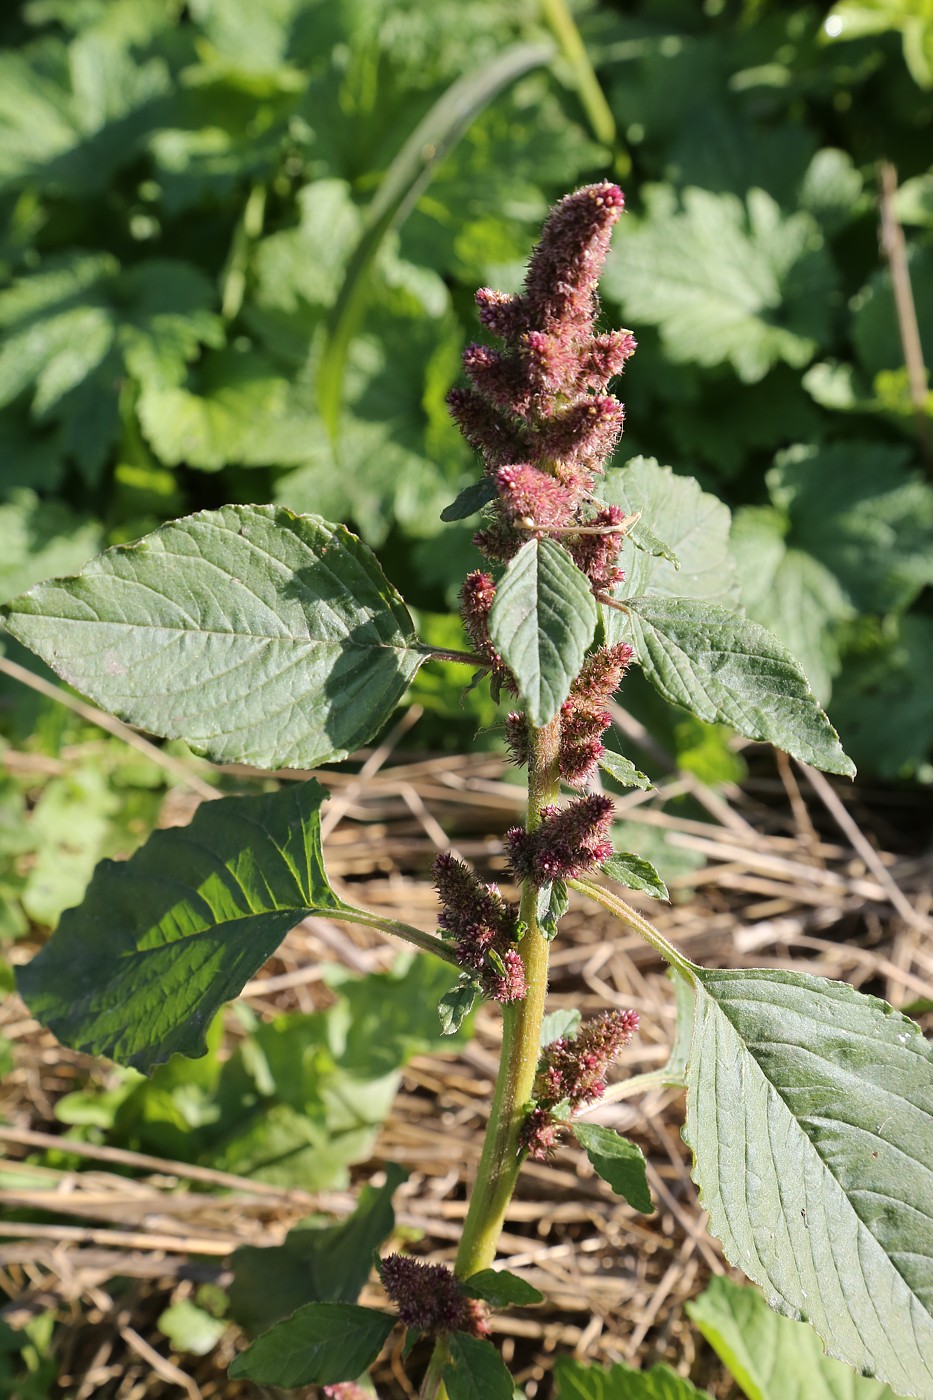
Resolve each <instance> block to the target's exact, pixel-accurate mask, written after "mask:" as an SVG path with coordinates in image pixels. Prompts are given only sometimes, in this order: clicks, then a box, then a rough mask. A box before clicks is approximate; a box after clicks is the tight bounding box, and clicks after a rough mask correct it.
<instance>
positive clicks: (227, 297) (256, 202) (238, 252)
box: [220, 184, 266, 321]
mask: <svg viewBox="0 0 933 1400" xmlns="http://www.w3.org/2000/svg"><path fill="white" fill-rule="evenodd" d="M265 217H266V187H265V185H262V184H256V185H254V186H253V188H252V189H251V190H250V192H249V195H248V197H247V200H246V204H245V205H244V206H243V217H242V218H241V220H240V222H239V223H238V224H237V227H236V231H235V233H234V235H233V244H232V246H231V249H230V256H229V258H228V260H227V268H226V271H225V273H224V277H223V292H222V294H221V308H220V309H221V313H222V315H223V317H224V320H226V321H233V320H234V319H235V318H236V317H237V316H238V315H239V312H240V307H241V306H242V305H243V297H244V295H245V293H246V274H247V271H248V269H249V260H250V253H251V251H252V247H253V244H254V243H255V242H256V241H257V240H258V239H259V238H260V237H261V235H262V227H263V224H264V222H265Z"/></svg>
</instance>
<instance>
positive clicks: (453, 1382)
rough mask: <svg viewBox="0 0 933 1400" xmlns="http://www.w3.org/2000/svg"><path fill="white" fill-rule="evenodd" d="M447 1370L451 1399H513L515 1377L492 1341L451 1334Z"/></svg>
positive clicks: (456, 1333)
mask: <svg viewBox="0 0 933 1400" xmlns="http://www.w3.org/2000/svg"><path fill="white" fill-rule="evenodd" d="M449 1346H450V1363H449V1364H448V1365H447V1366H445V1367H444V1375H443V1378H444V1384H445V1385H446V1386H447V1394H448V1396H449V1400H512V1396H513V1394H514V1387H513V1385H512V1377H511V1376H510V1375H509V1373H508V1371H507V1370H506V1367H505V1363H504V1361H503V1360H502V1357H501V1356H500V1355H499V1353H498V1352H497V1351H496V1348H495V1347H494V1346H493V1344H492V1342H487V1341H481V1340H480V1339H479V1338H478V1337H469V1336H467V1334H466V1333H465V1332H452V1333H451V1334H450V1340H449Z"/></svg>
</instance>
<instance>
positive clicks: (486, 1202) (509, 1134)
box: [420, 718, 560, 1400]
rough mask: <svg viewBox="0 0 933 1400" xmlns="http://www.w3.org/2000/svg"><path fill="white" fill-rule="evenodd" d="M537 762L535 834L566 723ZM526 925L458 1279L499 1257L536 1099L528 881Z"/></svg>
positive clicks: (543, 955)
mask: <svg viewBox="0 0 933 1400" xmlns="http://www.w3.org/2000/svg"><path fill="white" fill-rule="evenodd" d="M529 732H530V737H531V744H530V748H531V755H530V758H529V763H528V817H527V822H526V826H527V829H528V830H529V831H534V829H535V828H536V827H537V826H538V825H539V824H540V822H541V809H542V807H544V806H546V805H547V804H548V803H550V802H554V801H555V800H556V798H557V793H558V772H557V744H558V740H559V737H560V720H559V718H555V719H553V720H552V721H551V723H550V724H548V725H546V726H545V727H544V728H543V729H531V730H530V731H529ZM521 919H522V922H523V923H524V925H525V927H526V932H525V934H524V937H523V938H522V941H521V943H520V944H519V951H520V953H521V956H522V962H523V963H524V965H525V981H526V985H527V991H526V993H525V996H524V999H523V1000H522V1001H520V1002H515V1003H513V1004H512V1005H510V1006H505V1007H504V1008H503V1017H502V1020H503V1027H502V1054H501V1056H500V1059H499V1073H498V1076H497V1078H496V1087H495V1090H494V1092H493V1099H492V1107H491V1109H490V1112H489V1123H488V1124H487V1127H486V1138H485V1141H484V1143H483V1153H482V1156H481V1158H480V1163H479V1169H478V1171H477V1173H476V1181H475V1182H474V1184H473V1191H472V1193H471V1196H470V1206H469V1210H468V1211H467V1217H466V1220H465V1222H464V1226H463V1235H462V1236H461V1239H460V1247H459V1249H458V1250H457V1259H456V1263H455V1265H454V1268H455V1271H456V1273H457V1275H458V1277H460V1278H469V1277H470V1276H471V1275H472V1274H475V1273H478V1272H479V1270H480V1269H488V1268H489V1266H490V1265H491V1264H492V1262H493V1260H494V1259H495V1256H496V1245H497V1244H498V1242H499V1236H500V1234H501V1233H502V1226H503V1222H504V1220H505V1213H506V1211H507V1209H508V1205H509V1202H510V1200H511V1199H512V1192H513V1191H514V1189H515V1183H516V1181H517V1179H518V1173H519V1170H520V1168H521V1157H520V1153H519V1145H518V1135H519V1130H520V1128H521V1125H522V1118H523V1115H524V1111H525V1107H526V1105H527V1103H528V1102H529V1100H530V1098H531V1093H532V1089H533V1087H534V1080H535V1073H536V1071H537V1068H538V1058H539V1055H540V1047H541V1022H542V1020H543V1018H544V999H545V996H546V994H547V978H548V942H547V939H546V938H545V937H544V934H543V933H542V932H541V930H540V928H539V926H538V890H537V889H536V888H535V886H534V885H532V884H531V883H530V881H527V880H526V881H525V882H524V884H523V885H522V898H521ZM441 1345H442V1344H441V1343H438V1345H437V1347H435V1350H434V1356H433V1357H432V1358H431V1365H430V1366H429V1368H428V1375H427V1376H426V1377H425V1382H424V1384H423V1385H422V1388H421V1395H420V1400H444V1397H445V1395H446V1391H445V1388H444V1386H443V1384H442V1383H441V1382H440V1379H439V1378H440V1370H442V1369H443V1366H441V1367H440V1369H439V1370H436V1376H437V1382H436V1383H435V1381H434V1379H432V1381H431V1385H433V1386H434V1389H431V1388H430V1386H428V1376H432V1377H433V1376H434V1375H435V1371H434V1370H432V1368H434V1366H435V1361H436V1359H437V1355H438V1351H439V1349H440V1347H441Z"/></svg>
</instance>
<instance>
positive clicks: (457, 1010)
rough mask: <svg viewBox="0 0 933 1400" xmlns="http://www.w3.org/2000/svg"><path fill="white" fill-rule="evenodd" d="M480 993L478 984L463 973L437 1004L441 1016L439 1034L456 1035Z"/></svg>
mask: <svg viewBox="0 0 933 1400" xmlns="http://www.w3.org/2000/svg"><path fill="white" fill-rule="evenodd" d="M480 995H481V989H480V987H479V984H478V983H476V982H474V981H473V979H472V977H470V976H469V975H468V974H466V973H464V975H463V976H462V977H461V979H460V980H459V981H458V982H456V983H455V984H454V986H452V987H451V988H450V991H448V992H445V993H444V995H443V996H442V997H441V999H440V1001H439V1002H438V1004H437V1014H438V1015H439V1016H440V1018H441V1035H456V1033H457V1031H458V1030H459V1029H460V1027H461V1026H462V1025H463V1022H464V1019H465V1017H467V1016H469V1014H470V1012H471V1011H472V1010H473V1007H474V1005H475V1003H476V998H477V997H478V996H480Z"/></svg>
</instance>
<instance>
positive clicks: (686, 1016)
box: [664, 967, 693, 1083]
mask: <svg viewBox="0 0 933 1400" xmlns="http://www.w3.org/2000/svg"><path fill="white" fill-rule="evenodd" d="M667 976H668V980H669V981H671V982H673V984H674V1004H675V1006H676V1008H677V1015H676V1020H675V1023H674V1043H673V1045H672V1046H671V1053H670V1055H669V1056H668V1060H667V1064H666V1065H665V1066H664V1072H665V1074H668V1075H670V1077H671V1079H672V1080H674V1081H680V1082H681V1083H683V1082H684V1075H685V1074H686V1070H687V1060H688V1059H689V1058H690V1046H691V1044H692V1042H693V985H692V983H691V982H689V981H688V980H687V978H686V977H685V976H684V974H683V973H682V972H679V971H678V970H677V968H676V967H669V968H668V970H667Z"/></svg>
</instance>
